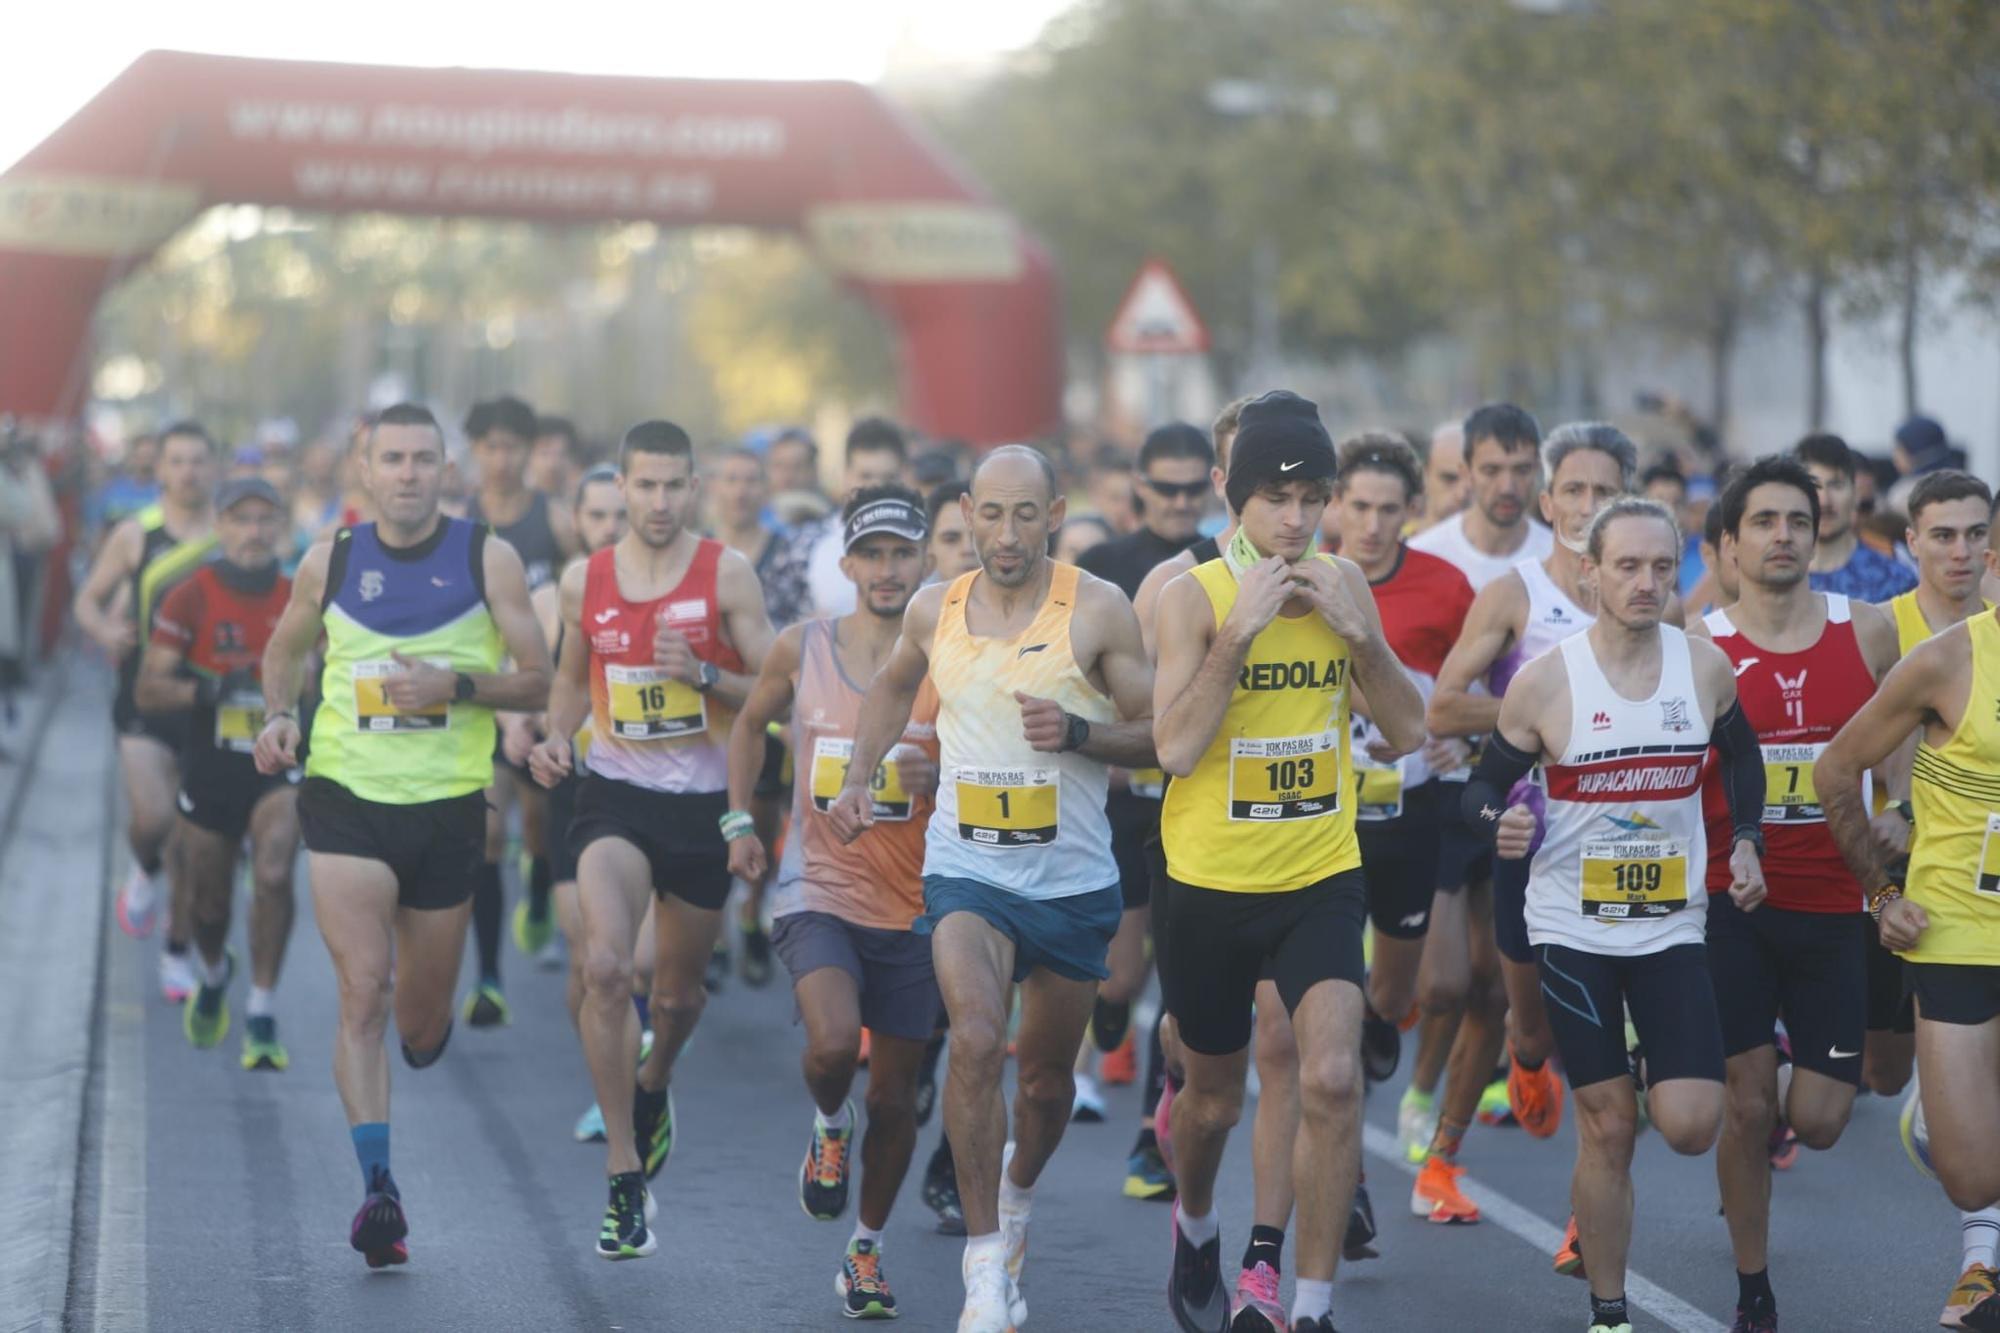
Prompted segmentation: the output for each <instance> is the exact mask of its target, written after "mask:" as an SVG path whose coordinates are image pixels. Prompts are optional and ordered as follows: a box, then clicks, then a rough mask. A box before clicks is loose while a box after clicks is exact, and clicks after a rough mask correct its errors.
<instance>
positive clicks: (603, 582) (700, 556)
mask: <svg viewBox="0 0 2000 1333" xmlns="http://www.w3.org/2000/svg"><path fill="white" fill-rule="evenodd" d="M617 549H618V548H617V547H616V546H615V545H614V546H607V547H605V548H604V549H603V550H601V551H599V552H597V553H596V554H595V555H593V556H591V557H590V563H589V565H587V566H586V567H585V572H584V580H583V631H584V634H585V636H586V637H587V638H588V640H589V642H590V758H589V764H590V771H591V772H593V773H597V774H600V775H602V776H604V777H607V778H616V779H617V780H618V781H620V782H629V783H632V784H633V785H634V786H639V787H647V788H650V789H652V790H654V791H669V792H714V791H722V790H724V789H725V788H726V787H728V785H729V760H728V747H729V726H730V723H731V722H732V721H733V720H734V718H735V714H734V713H733V712H732V711H730V710H729V709H726V708H724V707H723V706H722V704H721V702H720V701H719V700H716V699H711V698H710V697H708V696H707V695H705V694H703V693H702V692H700V691H699V690H697V689H695V688H694V686H692V685H690V684H688V683H687V682H686V681H680V680H675V679H673V678H672V677H670V676H668V675H667V673H666V672H665V671H663V670H661V669H660V668H659V667H657V666H655V665H654V664H653V635H654V633H655V631H656V629H657V628H658V627H659V626H660V625H665V626H666V627H667V628H668V629H672V630H677V631H679V632H680V633H681V634H682V635H684V636H685V637H686V638H687V641H688V647H689V648H691V649H692V650H693V651H694V655H695V656H696V657H697V658H699V659H700V660H701V661H704V662H711V663H713V664H714V665H715V666H716V667H718V668H719V669H721V670H723V671H741V670H743V658H742V657H741V656H740V655H739V654H738V653H737V651H736V649H735V647H734V646H733V645H732V644H730V643H729V642H728V641H727V640H725V639H724V638H723V629H722V612H721V609H720V607H719V606H718V605H717V602H716V594H715V572H716V569H717V567H718V566H719V564H720V563H721V560H722V552H723V545H722V543H721V542H718V541H711V540H709V539H708V538H706V537H704V538H701V539H700V540H699V542H698V543H697V544H696V546H695V550H694V558H693V559H692V560H690V561H688V568H687V573H685V574H683V575H682V576H681V581H680V582H679V583H678V584H676V585H675V586H674V587H673V588H672V589H670V590H669V591H667V592H665V593H663V594H661V595H660V596H658V597H654V598H650V599H648V600H646V601H643V602H635V601H629V600H627V599H626V597H625V595H624V594H623V593H622V592H620V591H619V588H618V565H617Z"/></svg>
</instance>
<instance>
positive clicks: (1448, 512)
mask: <svg viewBox="0 0 2000 1333" xmlns="http://www.w3.org/2000/svg"><path fill="white" fill-rule="evenodd" d="M1471 482H1472V477H1471V474H1470V473H1468V472H1467V471H1466V470H1465V427H1464V426H1463V425H1462V424H1460V423H1459V422H1457V421H1447V422H1444V423H1442V424H1441V425H1439V426H1438V428H1437V429H1436V430H1434V431H1432V432H1431V443H1430V447H1429V448H1428V449H1426V450H1424V508H1423V513H1422V514H1421V515H1420V516H1419V518H1418V519H1417V527H1418V529H1423V528H1434V527H1436V526H1437V525H1438V524H1440V523H1442V522H1444V521H1445V520H1446V519H1448V518H1451V517H1452V516H1454V515H1456V514H1457V513H1458V512H1459V511H1460V510H1462V509H1464V508H1465V506H1466V502H1467V501H1468V500H1469V499H1470V498H1471V495H1472V486H1471Z"/></svg>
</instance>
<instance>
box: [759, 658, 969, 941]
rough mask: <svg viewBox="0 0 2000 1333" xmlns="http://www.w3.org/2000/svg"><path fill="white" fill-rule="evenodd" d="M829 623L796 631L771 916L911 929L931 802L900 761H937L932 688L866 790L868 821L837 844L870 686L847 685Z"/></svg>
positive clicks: (920, 902) (926, 686)
mask: <svg viewBox="0 0 2000 1333" xmlns="http://www.w3.org/2000/svg"><path fill="white" fill-rule="evenodd" d="M838 623H839V622H837V621H834V620H809V621H806V622H805V624H804V625H802V626H801V627H800V634H801V638H800V640H799V671H798V675H797V677H796V678H795V679H794V681H793V694H792V743H793V746H794V748H795V753H796V755H797V760H796V763H797V772H798V777H797V780H795V781H794V782H793V783H792V828H791V833H790V834H789V835H788V836H787V837H786V839H785V854H784V856H783V857H782V858H781V859H780V861H779V862H778V883H777V887H776V888H775V889H773V890H772V895H771V915H772V916H774V917H779V916H786V915H788V914H790V913H793V912H827V913H830V914H831V915H833V916H837V917H839V918H840V919H841V920H843V921H848V922H852V923H853V924H855V925H857V926H872V927H874V928H875V929H877V930H908V929H909V928H910V923H911V922H912V921H914V920H916V918H917V915H918V913H920V912H922V911H923V910H924V826H925V824H926V823H927V822H928V821H929V819H930V816H931V809H932V806H933V805H934V804H935V801H934V799H933V798H932V796H931V795H930V794H929V793H925V792H914V791H909V790H906V789H905V788H904V786H903V780H902V773H901V770H900V768H899V766H898V763H897V761H898V760H899V759H901V758H902V757H903V756H905V755H909V754H912V753H917V754H921V755H924V756H926V757H928V758H929V759H930V761H931V763H933V764H935V763H937V762H938V738H937V715H938V700H937V691H936V690H935V689H933V688H932V686H931V682H930V680H929V678H926V679H925V680H924V683H923V685H922V686H920V687H919V688H918V690H917V702H916V706H915V707H913V708H912V709H911V710H910V721H909V724H908V725H907V726H905V727H904V728H903V736H902V739H901V740H900V741H898V742H897V743H896V744H895V745H894V746H892V747H890V750H889V753H888V754H886V755H884V756H883V757H882V762H881V763H879V764H877V765H876V766H875V772H874V775H873V776H872V778H871V779H870V781H869V783H868V794H869V796H870V797H871V798H872V800H873V802H874V808H875V823H874V825H873V827H871V828H869V829H868V830H867V831H866V832H865V833H863V834H862V835H861V836H860V837H858V838H856V839H855V840H854V841H853V842H846V843H844V842H842V841H841V840H840V839H839V838H838V837H836V836H835V835H834V832H833V828H832V826H831V825H830V824H829V823H828V821H827V814H826V812H827V810H828V809H829V808H830V807H831V806H832V805H833V802H834V798H835V797H837V796H839V795H840V789H841V787H842V786H844V785H845V784H846V782H847V760H848V756H850V755H851V754H853V752H854V727H855V723H857V722H858V721H860V718H861V700H862V698H863V696H865V695H866V694H867V692H868V682H867V681H865V680H861V681H856V680H853V679H851V678H849V676H848V674H847V672H846V671H844V670H842V668H841V665H840V657H839V654H838V653H837V651H836V649H835V644H834V626H835V625H836V624H838Z"/></svg>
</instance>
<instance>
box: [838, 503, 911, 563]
mask: <svg viewBox="0 0 2000 1333" xmlns="http://www.w3.org/2000/svg"><path fill="white" fill-rule="evenodd" d="M878 532H886V533H889V534H890V535H892V536H896V537H904V538H907V539H908V540H910V541H913V542H921V541H922V540H923V539H924V538H926V537H928V536H930V532H931V525H930V520H929V519H928V518H927V517H925V515H924V511H923V509H922V508H921V507H920V506H918V505H913V504H911V503H910V502H909V501H907V500H903V499H899V498H897V497H895V496H893V495H892V496H886V497H884V498H883V499H880V500H871V501H869V502H868V503H867V504H865V505H862V506H861V507H860V508H859V509H857V510H855V511H854V514H853V516H852V517H851V518H849V519H848V520H847V523H846V525H845V526H844V528H843V529H842V540H841V543H840V549H841V550H843V551H851V550H853V549H854V543H856V542H858V541H860V540H861V539H862V538H863V537H871V536H873V535H874V534H876V533H878Z"/></svg>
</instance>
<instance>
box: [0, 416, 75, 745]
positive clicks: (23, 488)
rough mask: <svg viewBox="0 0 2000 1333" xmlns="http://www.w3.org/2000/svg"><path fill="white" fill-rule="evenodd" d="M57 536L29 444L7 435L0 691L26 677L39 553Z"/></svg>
mask: <svg viewBox="0 0 2000 1333" xmlns="http://www.w3.org/2000/svg"><path fill="white" fill-rule="evenodd" d="M61 535H62V533H61V520H60V518H59V517H58V515H57V513H56V502H55V495H54V494H53V492H51V490H50V489H49V478H48V473H47V472H46V471H44V470H43V468H42V460H41V456H40V454H39V453H38V451H37V450H36V448H35V445H34V442H33V441H32V440H28V439H23V438H21V437H19V436H13V435H10V436H9V437H8V439H7V440H6V442H5V445H4V452H0V691H4V692H5V693H7V694H8V696H9V711H10V712H11V711H12V703H11V696H12V693H13V691H14V690H15V689H16V688H18V687H19V686H20V684H21V681H22V680H23V678H24V677H25V674H26V669H27V661H28V654H29V650H30V648H31V646H32V645H31V642H30V640H31V638H32V635H31V632H30V629H29V627H30V625H31V624H32V623H33V615H34V601H35V597H34V590H35V588H36V586H37V585H38V581H39V580H38V575H39V572H40V567H41V557H42V554H43V553H44V552H45V551H47V550H49V549H50V548H51V547H53V546H54V545H55V544H56V539H57V538H58V537H60V536H61Z"/></svg>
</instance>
